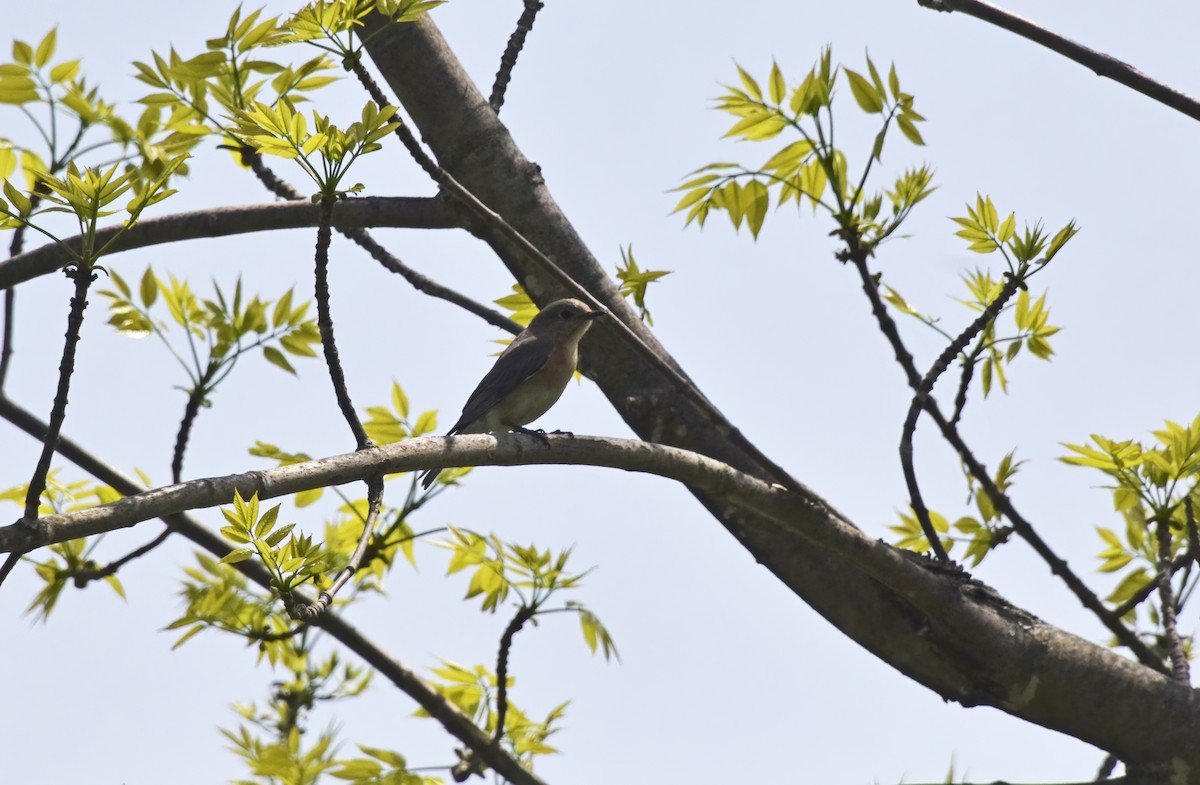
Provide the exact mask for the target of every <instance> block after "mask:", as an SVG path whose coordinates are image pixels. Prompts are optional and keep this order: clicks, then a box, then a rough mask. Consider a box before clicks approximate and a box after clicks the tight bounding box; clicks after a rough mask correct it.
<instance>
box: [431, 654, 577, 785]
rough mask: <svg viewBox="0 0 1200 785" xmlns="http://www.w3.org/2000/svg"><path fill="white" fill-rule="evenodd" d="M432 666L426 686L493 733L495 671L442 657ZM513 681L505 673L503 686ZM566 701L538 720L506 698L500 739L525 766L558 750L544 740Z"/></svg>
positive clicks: (553, 726)
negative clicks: (506, 677)
mask: <svg viewBox="0 0 1200 785" xmlns="http://www.w3.org/2000/svg"><path fill="white" fill-rule="evenodd" d="M432 670H433V674H434V675H435V676H436V677H437V680H436V681H432V682H431V683H430V685H429V686H430V687H432V688H433V689H434V691H436V692H437V693H438V694H439V695H441V696H442V697H443V698H445V699H446V700H447V701H449V702H450V703H452V704H453V705H454V706H456V707H457V708H458V709H459V711H461V712H462V713H463V714H465V715H467V716H468V717H470V718H471V719H472V721H474V722H475V724H476V725H478V726H479V727H480V728H481V729H482V730H483V731H484V732H485V733H487V734H488V735H489V736H494V735H495V733H496V725H497V722H498V721H499V718H498V714H497V711H496V700H497V695H498V685H499V682H498V680H497V677H496V674H495V673H493V672H492V671H490V670H488V669H487V668H486V667H484V666H483V665H476V666H475V667H473V668H468V667H466V666H464V665H459V664H458V663H455V662H451V661H449V660H443V661H442V665H441V667H438V668H433V669H432ZM513 684H514V680H513V678H512V677H511V676H510V677H508V679H507V684H506V687H507V688H511V687H512V686H513ZM568 704H569V701H568V702H565V703H561V704H559V705H558V706H555V707H554V708H553V709H551V710H550V712H549V713H547V715H546V718H545V719H544V720H542V721H538V720H534V719H532V718H530V716H529V715H528V714H527V713H525V712H524V711H522V710H521V709H519V708H518V707H516V706H515V705H513V703H512V701H511V699H510V700H508V701H507V711H506V713H505V721H504V735H503V737H502V738H501V743H502V744H503V745H504V746H505V747H507V748H508V749H509V751H511V753H512V754H513V756H514V757H516V758H517V760H519V761H521V762H522V763H523V764H524V765H526V766H532V764H533V761H534V758H536V757H537V756H539V755H552V754H554V753H556V752H558V750H557V749H555V748H554V747H551V746H550V745H549V744H547V743H546V742H547V739H549V738H550V737H551V736H553V735H554V734H555V733H557V732H558V731H559V730H560V728H558V727H556V723H558V722H559V721H560V720H562V718H563V717H564V716H565V715H566V709H567V705H568ZM413 713H414V714H415V715H416V716H418V717H428V716H429V714H428V712H426V711H425V710H424V709H418V710H417V711H415V712H413Z"/></svg>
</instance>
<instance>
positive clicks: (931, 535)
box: [900, 275, 1021, 561]
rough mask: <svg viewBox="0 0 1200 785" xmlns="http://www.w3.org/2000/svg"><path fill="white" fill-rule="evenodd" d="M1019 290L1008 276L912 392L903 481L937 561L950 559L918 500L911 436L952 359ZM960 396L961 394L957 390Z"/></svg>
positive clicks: (1016, 280)
mask: <svg viewBox="0 0 1200 785" xmlns="http://www.w3.org/2000/svg"><path fill="white" fill-rule="evenodd" d="M1020 287H1021V279H1020V278H1019V277H1017V276H1015V275H1013V276H1009V279H1008V281H1006V282H1005V284H1004V287H1003V288H1001V290H1000V292H999V293H998V294H997V295H996V299H994V300H992V302H990V303H989V304H988V306H987V308H984V309H983V312H982V313H980V314H979V316H977V317H976V318H975V321H973V322H971V323H970V324H969V325H967V328H966V329H965V330H963V331H962V332H961V333H959V335H958V337H956V338H955V339H954V340H953V341H951V342H950V345H949V346H947V347H946V348H945V349H944V350H942V353H941V354H940V355H938V358H937V360H936V361H935V362H934V363H933V366H932V367H931V368H930V369H929V372H928V373H926V374H925V376H924V377H923V378H922V379H921V384H920V385H919V386H918V387H917V389H916V390H915V391H914V393H913V399H912V403H911V404H909V407H908V414H907V416H905V418H904V428H903V432H902V434H901V436H900V464H901V466H902V468H903V470H904V481H905V482H906V483H907V484H908V493H909V498H910V499H911V500H912V506H913V512H915V513H916V515H917V521H918V522H920V524H921V530H922V531H924V532H925V539H927V540H929V547H930V548H932V549H933V553H934V555H935V556H936V557H937V558H938V560H939V561H949V560H950V556H949V555H948V554H947V553H946V549H945V548H943V547H942V541H941V538H940V537H938V536H937V532H936V531H935V530H934V528H933V521H932V520H930V518H929V509H928V508H927V507H926V506H925V500H924V499H923V498H921V488H920V486H919V485H918V484H917V470H916V467H915V466H914V465H913V434H914V433H916V430H917V418H918V417H919V416H920V415H921V411H922V410H923V409H924V408H925V406H926V404H927V403H929V401H930V397H929V396H930V395H931V394H932V393H933V386H934V385H935V384H937V380H938V378H939V377H940V376H941V375H942V374H944V373H945V372H946V370H947V369H948V368H949V367H950V363H951V362H952V361H953V360H954V358H955V357H957V356H958V355H959V354H961V353H962V351H963V350H964V349H966V348H967V344H969V343H970V342H971V341H972V340H974V338H975V336H976V335H978V334H979V333H980V332H981V331H982V330H983V328H985V327H987V325H988V322H990V321H992V320H993V319H995V318H996V316H997V315H998V314H999V313H1000V311H1002V310H1003V309H1004V306H1005V304H1006V303H1007V302H1008V301H1009V299H1010V298H1011V297H1012V296H1013V295H1014V294H1016V292H1017V289H1019V288H1020ZM963 378H964V379H965V378H966V376H965V375H964V377H963ZM961 394H962V390H961V388H960V395H961ZM961 411H962V410H961V408H960V407H958V406H957V405H956V406H955V414H956V415H957V414H959V413H960V412H961Z"/></svg>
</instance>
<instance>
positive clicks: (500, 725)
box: [492, 605, 537, 744]
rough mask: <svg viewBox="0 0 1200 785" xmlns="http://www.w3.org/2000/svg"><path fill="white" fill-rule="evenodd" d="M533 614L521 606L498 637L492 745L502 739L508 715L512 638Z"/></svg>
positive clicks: (531, 607)
mask: <svg viewBox="0 0 1200 785" xmlns="http://www.w3.org/2000/svg"><path fill="white" fill-rule="evenodd" d="M535 613H537V609H536V608H534V607H533V606H530V605H522V606H521V607H520V608H518V609H517V613H516V615H515V616H513V617H512V621H510V622H509V623H508V626H507V627H505V628H504V634H503V635H501V636H500V651H499V653H497V655H496V730H495V731H494V732H493V734H492V744H499V743H500V740H501V739H503V738H504V720H505V717H506V716H507V715H508V655H509V653H510V652H511V651H512V644H513V637H514V636H515V635H516V634H517V633H518V632H520V631H521V628H522V627H524V626H525V622H527V621H529V620H530V619H532V618H533V616H534V614H535Z"/></svg>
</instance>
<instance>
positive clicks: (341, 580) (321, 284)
mask: <svg viewBox="0 0 1200 785" xmlns="http://www.w3.org/2000/svg"><path fill="white" fill-rule="evenodd" d="M332 207H333V198H332V197H326V198H325V199H323V200H322V201H321V208H322V209H321V222H320V223H319V224H318V225H317V249H316V298H317V323H318V326H319V327H320V330H321V348H322V349H323V350H324V352H325V365H326V367H327V368H328V369H329V378H330V379H331V380H332V381H333V391H334V395H336V396H337V402H338V408H339V409H341V410H342V416H343V417H345V418H346V424H347V425H349V426H350V431H351V432H352V433H353V434H354V440H355V442H356V447H357V449H359V450H366V449H368V448H370V447H374V446H375V445H374V443H373V442H372V441H371V440H370V438H368V436H367V431H366V429H365V428H363V424H362V421H361V420H360V419H359V418H358V413H357V412H355V411H354V404H353V403H351V402H350V391H349V390H348V389H347V387H346V374H345V372H344V371H343V370H342V361H341V358H340V357H339V356H338V348H337V343H336V342H335V341H334V337H333V315H332V313H331V311H330V308H329V243H330V240H331V235H332V231H331V229H330V225H329V215H330V210H331V209H332ZM367 499H368V503H369V511H368V513H367V519H366V520H365V521H363V530H362V535H361V536H359V538H358V546H357V547H356V548H355V549H354V553H353V555H352V556H351V557H350V562H349V563H348V564H347V565H346V567H345V568H344V569H343V570H342V571H341V573H340V574H339V575H338V576H337V578H335V579H334V581H333V584H332V585H331V586H330V587H329V589H328V590H327V591H323V592H321V596H320V597H319V598H318V599H317V600H316V601H315V602H303V603H301V602H295V603H293V604H292V606H291V607H290V608H289V611H290V612H291V613H292V615H293V617H294V618H297V619H300V620H302V621H309V622H311V621H313V620H314V619H316V618H318V617H319V616H320V615H321V614H323V613H324V612H325V611H326V610H327V609H328V608H329V606H330V605H331V604H332V603H333V598H334V597H335V596H336V595H337V593H338V591H339V590H340V589H341V588H342V587H343V586H345V585H346V582H347V581H348V580H350V577H351V576H352V575H354V573H355V572H357V571H358V568H359V567H360V566H361V565H362V560H363V557H364V556H365V555H366V553H367V544H368V543H369V542H370V541H371V534H372V532H373V531H374V530H375V522H376V520H378V518H379V509H380V507H381V506H382V504H383V477H382V476H379V477H374V478H372V479H370V480H369V481H368V482H367Z"/></svg>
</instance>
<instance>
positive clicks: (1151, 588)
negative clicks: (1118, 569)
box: [1112, 546, 1200, 618]
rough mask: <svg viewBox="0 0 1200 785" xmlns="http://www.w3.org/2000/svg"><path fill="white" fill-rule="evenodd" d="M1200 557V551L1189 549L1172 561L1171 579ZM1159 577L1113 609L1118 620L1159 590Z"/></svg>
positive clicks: (1147, 582) (1193, 548)
mask: <svg viewBox="0 0 1200 785" xmlns="http://www.w3.org/2000/svg"><path fill="white" fill-rule="evenodd" d="M1198 557H1200V549H1197V548H1195V547H1194V546H1193V547H1189V548H1188V549H1187V550H1186V551H1184V552H1183V553H1181V554H1179V555H1178V556H1176V557H1175V558H1174V559H1173V560H1172V561H1171V569H1170V573H1171V577H1174V576H1175V573H1177V572H1179V571H1180V570H1182V569H1183V568H1185V567H1187V566H1188V565H1191V564H1194V563H1195V562H1196V559H1197V558H1198ZM1158 580H1159V578H1158V576H1157V575H1155V577H1154V579H1153V580H1149V581H1146V585H1144V586H1142V588H1140V589H1138V590H1137V591H1136V592H1134V593H1133V594H1132V595H1130V597H1129V599H1127V600H1125V602H1123V603H1121V604H1120V605H1118V606H1116V607H1115V608H1113V609H1112V613H1113V615H1114V616H1116V617H1117V618H1123V617H1124V616H1125V615H1126V614H1127V613H1129V612H1130V611H1132V610H1133V609H1134V608H1136V607H1137V606H1139V605H1141V604H1142V603H1143V602H1145V600H1146V598H1147V597H1149V596H1150V595H1151V594H1153V593H1154V592H1155V591H1156V590H1157V589H1158Z"/></svg>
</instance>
